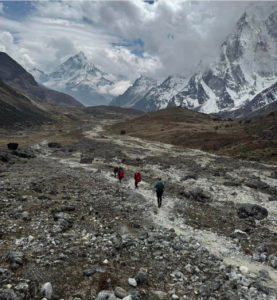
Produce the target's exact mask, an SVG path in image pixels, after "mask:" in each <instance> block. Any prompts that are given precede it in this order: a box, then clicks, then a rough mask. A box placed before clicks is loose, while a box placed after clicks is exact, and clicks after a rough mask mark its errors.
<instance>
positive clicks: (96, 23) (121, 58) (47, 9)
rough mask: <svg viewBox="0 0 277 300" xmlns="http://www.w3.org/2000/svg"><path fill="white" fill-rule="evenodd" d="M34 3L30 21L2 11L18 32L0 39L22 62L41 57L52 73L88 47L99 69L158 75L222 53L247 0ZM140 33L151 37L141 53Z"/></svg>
mask: <svg viewBox="0 0 277 300" xmlns="http://www.w3.org/2000/svg"><path fill="white" fill-rule="evenodd" d="M32 5H33V8H34V11H33V12H32V14H31V15H30V16H28V18H26V20H25V21H21V22H19V21H12V20H9V19H6V18H3V17H0V27H1V28H2V29H3V30H4V31H5V32H9V33H10V34H11V35H12V37H13V39H14V40H13V41H11V42H10V43H9V38H8V37H7V36H6V37H4V41H2V39H1V35H0V45H1V47H3V48H4V49H6V51H8V52H9V53H10V54H11V55H13V56H14V58H15V59H17V60H18V61H19V62H20V63H22V64H24V65H25V66H26V67H27V65H28V67H29V66H31V65H32V64H36V65H37V66H38V67H39V68H41V69H42V70H44V71H46V72H47V71H50V70H52V69H53V68H54V67H55V66H56V65H57V64H59V63H61V62H62V61H63V60H64V59H66V58H68V57H69V56H70V55H73V54H76V52H78V51H80V50H82V51H84V52H85V53H86V54H88V55H89V56H90V58H91V59H92V60H93V61H94V63H95V64H96V65H97V66H99V68H100V69H102V70H104V71H106V72H111V73H114V74H120V75H125V76H126V77H127V78H129V79H130V80H134V79H135V78H136V77H138V76H139V75H140V74H146V75H149V76H153V77H156V78H158V79H162V78H164V77H166V76H168V75H169V74H172V75H179V74H185V75H187V74H189V73H190V72H191V71H192V70H193V69H194V68H195V66H196V65H197V64H198V62H199V61H200V60H201V59H202V61H204V63H205V62H206V63H208V62H210V61H212V60H214V59H215V58H217V57H218V50H219V46H220V44H221V43H222V41H223V40H224V38H225V37H226V36H227V35H228V34H229V33H230V31H231V30H232V28H233V26H234V24H235V22H236V20H237V19H238V18H239V16H240V15H241V14H242V12H243V10H244V8H245V7H246V5H247V2H243V3H240V2H236V5H234V3H233V2H229V1H224V2H210V1H208V2H186V1H177V0H176V1H174V0H170V1H169V0H159V1H156V2H155V3H154V4H153V5H149V4H148V3H146V2H144V1H140V0H136V1H60V2H55V1H38V2H32ZM5 39H6V40H5ZM137 39H140V40H142V41H143V43H144V45H143V47H144V52H143V53H140V55H136V54H135V52H134V50H136V47H138V45H136V44H135V43H134V42H133V41H134V40H137ZM14 41H16V42H14ZM113 43H115V44H116V45H117V46H113ZM128 43H129V46H128ZM132 43H134V44H133V45H132ZM126 44H127V46H126ZM3 48H2V49H3ZM140 50H141V49H140ZM122 86H123V85H122ZM116 90H117V88H115V91H116Z"/></svg>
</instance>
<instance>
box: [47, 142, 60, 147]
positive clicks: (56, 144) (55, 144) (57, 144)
mask: <svg viewBox="0 0 277 300" xmlns="http://www.w3.org/2000/svg"><path fill="white" fill-rule="evenodd" d="M48 147H49V148H61V147H62V145H61V144H60V143H54V142H51V143H48Z"/></svg>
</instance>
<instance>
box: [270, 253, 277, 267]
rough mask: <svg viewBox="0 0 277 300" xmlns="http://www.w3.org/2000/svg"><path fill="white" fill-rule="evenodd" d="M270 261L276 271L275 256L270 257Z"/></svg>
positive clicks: (276, 258)
mask: <svg viewBox="0 0 277 300" xmlns="http://www.w3.org/2000/svg"><path fill="white" fill-rule="evenodd" d="M268 259H269V263H270V265H271V266H272V267H273V268H274V269H277V257H276V256H274V255H270V256H269V257H268Z"/></svg>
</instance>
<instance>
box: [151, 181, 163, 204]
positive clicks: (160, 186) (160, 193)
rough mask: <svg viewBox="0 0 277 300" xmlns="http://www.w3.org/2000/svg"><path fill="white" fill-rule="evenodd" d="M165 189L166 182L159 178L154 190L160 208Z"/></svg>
mask: <svg viewBox="0 0 277 300" xmlns="http://www.w3.org/2000/svg"><path fill="white" fill-rule="evenodd" d="M164 189H165V183H164V181H163V180H162V179H161V178H159V179H158V181H156V182H155V185H154V190H155V191H156V195H157V200H158V208H160V207H161V206H162V196H163V192H164Z"/></svg>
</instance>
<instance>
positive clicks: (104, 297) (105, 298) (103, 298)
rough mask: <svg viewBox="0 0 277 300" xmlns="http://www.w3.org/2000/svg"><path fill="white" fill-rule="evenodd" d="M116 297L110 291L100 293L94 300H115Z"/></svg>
mask: <svg viewBox="0 0 277 300" xmlns="http://www.w3.org/2000/svg"><path fill="white" fill-rule="evenodd" d="M116 299H117V298H116V296H115V295H114V293H113V292H110V291H101V292H100V293H99V294H98V295H97V297H96V300H116Z"/></svg>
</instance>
